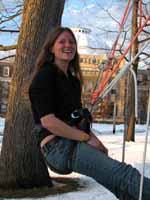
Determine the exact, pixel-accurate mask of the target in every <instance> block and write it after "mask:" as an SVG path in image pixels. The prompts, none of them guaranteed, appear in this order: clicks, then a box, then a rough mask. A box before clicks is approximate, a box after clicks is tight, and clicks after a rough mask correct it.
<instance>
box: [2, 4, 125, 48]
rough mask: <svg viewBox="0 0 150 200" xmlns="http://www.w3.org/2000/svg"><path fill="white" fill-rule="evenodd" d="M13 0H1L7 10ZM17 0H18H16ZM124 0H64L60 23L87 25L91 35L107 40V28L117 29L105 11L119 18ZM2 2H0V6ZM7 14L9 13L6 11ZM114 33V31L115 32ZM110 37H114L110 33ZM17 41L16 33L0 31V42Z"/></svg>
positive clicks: (16, 22) (10, 42) (7, 43)
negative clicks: (6, 6)
mask: <svg viewBox="0 0 150 200" xmlns="http://www.w3.org/2000/svg"><path fill="white" fill-rule="evenodd" d="M14 1H15V0H1V1H0V2H3V4H7V5H8V6H9V11H10V12H11V11H13V10H12V8H11V6H14V5H13V4H12V3H14ZM20 1H22V0H20ZM18 2H19V0H18ZM124 2H126V1H125V0H121V1H119V0H109V1H106V0H66V4H65V9H64V13H63V17H62V25H63V26H69V27H87V28H90V29H91V30H92V34H93V37H95V38H99V41H100V40H101V39H103V40H108V43H109V39H110V35H108V33H106V31H107V30H108V29H109V30H116V31H117V30H118V24H117V23H116V22H115V21H114V20H112V19H111V18H110V17H109V15H108V13H107V11H108V12H110V13H111V14H112V16H113V17H114V18H115V19H116V20H118V21H119V20H120V17H121V15H122V12H123V10H124V7H125V3H124ZM3 4H2V5H1V3H0V8H2V6H3ZM8 14H9V13H8ZM17 24H18V19H16V20H14V21H13V22H12V23H11V25H10V24H9V27H10V28H12V29H13V28H17ZM105 30H106V31H105ZM115 34H116V33H115ZM111 37H114V36H113V35H111ZM16 42H17V34H6V33H2V32H0V44H3V45H10V44H14V43H16Z"/></svg>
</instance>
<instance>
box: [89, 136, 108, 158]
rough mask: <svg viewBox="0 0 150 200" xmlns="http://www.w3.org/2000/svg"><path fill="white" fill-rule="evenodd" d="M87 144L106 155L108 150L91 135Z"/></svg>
mask: <svg viewBox="0 0 150 200" xmlns="http://www.w3.org/2000/svg"><path fill="white" fill-rule="evenodd" d="M87 144H89V145H91V146H93V147H95V148H96V149H98V150H100V151H103V152H104V153H105V154H106V155H108V149H107V148H106V147H105V146H104V144H103V143H102V142H101V141H100V140H99V139H98V138H97V137H96V136H95V135H94V134H93V133H91V134H90V140H88V141H87Z"/></svg>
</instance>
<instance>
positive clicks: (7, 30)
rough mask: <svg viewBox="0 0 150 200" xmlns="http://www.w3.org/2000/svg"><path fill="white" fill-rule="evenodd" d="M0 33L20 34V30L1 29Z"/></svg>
mask: <svg viewBox="0 0 150 200" xmlns="http://www.w3.org/2000/svg"><path fill="white" fill-rule="evenodd" d="M0 32H9V33H19V30H11V29H0Z"/></svg>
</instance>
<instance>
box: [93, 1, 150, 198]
mask: <svg viewBox="0 0 150 200" xmlns="http://www.w3.org/2000/svg"><path fill="white" fill-rule="evenodd" d="M136 3H137V1H131V0H128V2H127V5H126V8H125V11H124V13H123V16H122V19H121V22H120V23H119V32H118V35H117V37H116V40H115V42H114V45H113V47H112V50H111V52H110V55H109V57H108V62H107V63H106V65H105V66H104V68H103V69H104V71H105V73H102V74H99V77H98V79H97V84H96V86H95V90H94V92H93V94H92V97H91V105H90V111H91V112H94V110H95V109H96V107H97V105H98V104H99V103H100V102H101V101H102V100H103V98H104V97H105V96H106V95H107V94H108V93H109V92H110V91H111V89H112V88H113V87H114V86H115V85H116V84H117V83H118V81H119V80H120V79H121V78H122V77H123V76H124V75H125V74H126V73H127V72H130V73H131V75H132V77H133V80H134V88H132V89H133V90H134V94H135V103H134V106H135V108H134V109H135V119H136V118H137V117H138V113H137V106H138V95H137V78H136V77H137V76H136V73H135V70H134V69H133V63H134V62H135V61H137V59H139V60H140V59H142V58H141V57H140V56H141V55H142V54H143V52H144V51H145V50H149V49H150V46H149V38H148V36H146V33H147V35H148V30H149V27H150V15H148V13H144V12H145V11H144V10H143V1H142V0H139V1H138V7H139V12H138V14H139V17H138V16H134V17H138V19H139V21H138V31H137V32H136V34H135V35H134V36H132V39H131V41H130V42H129V44H128V45H127V47H126V48H124V52H123V53H122V55H121V56H120V59H119V60H118V61H117V62H114V61H115V51H116V49H117V45H118V41H119V38H120V35H121V32H122V31H123V28H124V25H125V23H126V20H127V18H128V16H129V12H130V11H131V10H132V7H133V6H134V4H136ZM132 16H133V15H132ZM145 29H146V31H145ZM141 33H145V40H144V41H145V42H143V44H142V46H141V47H140V49H139V50H138V52H137V53H136V55H134V56H133V57H132V56H131V49H132V47H133V45H134V44H135V42H137V39H138V38H139V37H140V36H141ZM149 34H150V32H149ZM127 54H128V55H129V56H128V57H129V58H130V60H129V61H128V62H127V63H126V64H125V66H123V67H122V68H119V66H120V63H121V61H122V60H123V59H126V56H127ZM126 60H127V59H126ZM127 95H128V94H127ZM125 114H126V113H125ZM149 121H150V89H149V100H148V108H147V120H146V130H145V132H146V136H145V146H144V152H143V169H142V175H141V184H140V191H139V200H142V189H143V177H144V169H145V161H146V150H147V141H148V132H149ZM125 140H126V132H125V133H124V137H123V151H122V161H123V162H124V159H125Z"/></svg>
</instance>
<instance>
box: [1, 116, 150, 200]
mask: <svg viewBox="0 0 150 200" xmlns="http://www.w3.org/2000/svg"><path fill="white" fill-rule="evenodd" d="M3 129H4V119H2V118H0V133H2V132H3ZM92 129H93V130H94V132H95V134H96V135H97V136H98V137H99V138H100V140H101V141H102V142H103V143H104V144H105V145H106V146H107V147H108V149H109V155H110V156H111V157H113V158H114V159H117V160H120V161H121V160H122V143H123V132H124V125H122V124H121V125H116V133H115V134H113V133H112V130H113V125H112V124H93V125H92ZM135 132H136V135H135V142H126V151H125V152H126V153H125V161H126V163H129V164H132V165H133V166H134V167H136V168H137V169H139V170H140V171H142V160H143V151H144V142H145V134H146V126H145V125H136V127H135ZM1 139H2V136H1V134H0V146H1ZM149 144H150V139H149V138H148V145H147V157H146V165H145V176H147V177H149V178H150V145H149ZM50 175H51V176H52V177H55V176H56V177H58V174H55V173H53V172H52V171H50ZM66 176H69V177H75V178H79V183H80V185H81V186H82V185H84V186H85V187H84V188H83V189H82V190H80V191H74V192H68V193H64V194H58V195H55V196H48V197H45V198H39V199H40V200H77V199H82V200H103V199H107V200H116V199H117V198H116V197H115V196H114V195H113V194H112V193H110V192H109V191H108V190H106V189H105V188H104V187H103V186H101V185H99V184H98V183H96V181H94V180H93V179H91V178H89V177H86V176H83V175H80V174H77V173H72V174H70V175H66ZM26 200H27V199H26Z"/></svg>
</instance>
